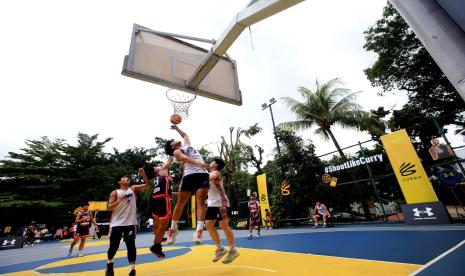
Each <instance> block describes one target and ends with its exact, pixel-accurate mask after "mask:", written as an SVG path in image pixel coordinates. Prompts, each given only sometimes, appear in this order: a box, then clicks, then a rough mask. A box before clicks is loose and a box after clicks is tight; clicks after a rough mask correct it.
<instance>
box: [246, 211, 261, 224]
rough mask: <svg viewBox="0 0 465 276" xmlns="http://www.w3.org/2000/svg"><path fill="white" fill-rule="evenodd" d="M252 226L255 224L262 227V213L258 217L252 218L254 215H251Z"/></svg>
mask: <svg viewBox="0 0 465 276" xmlns="http://www.w3.org/2000/svg"><path fill="white" fill-rule="evenodd" d="M249 222H250V224H255V225H261V224H262V216H261V215H260V213H258V215H257V216H255V217H254V216H252V213H251V214H250V219H249Z"/></svg>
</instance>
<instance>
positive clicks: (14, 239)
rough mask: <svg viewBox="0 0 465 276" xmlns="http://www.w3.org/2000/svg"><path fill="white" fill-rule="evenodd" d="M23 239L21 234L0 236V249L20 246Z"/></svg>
mask: <svg viewBox="0 0 465 276" xmlns="http://www.w3.org/2000/svg"><path fill="white" fill-rule="evenodd" d="M23 241H24V237H23V236H11V237H4V238H0V250H5V249H13V248H22V247H23Z"/></svg>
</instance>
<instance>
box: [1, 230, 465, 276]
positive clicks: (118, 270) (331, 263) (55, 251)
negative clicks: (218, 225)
mask: <svg viewBox="0 0 465 276" xmlns="http://www.w3.org/2000/svg"><path fill="white" fill-rule="evenodd" d="M220 232H221V231H220ZM234 233H235V236H236V246H237V248H238V250H239V252H240V253H241V255H240V256H239V257H238V258H237V259H236V260H235V261H234V262H233V263H231V264H228V265H225V264H222V263H221V262H217V263H212V262H211V259H212V257H213V254H214V250H215V247H214V246H213V245H212V242H211V240H209V235H208V233H207V232H205V233H204V244H202V245H200V246H198V245H194V244H193V243H192V242H191V241H190V240H191V238H192V236H191V234H192V231H191V230H183V231H181V233H180V235H179V237H178V242H177V243H176V244H175V245H173V246H164V250H166V252H165V253H166V255H167V257H166V258H164V259H159V258H157V257H155V256H153V255H152V254H151V253H150V252H149V250H148V247H149V246H150V245H151V243H152V239H153V236H152V235H149V234H146V233H144V234H140V235H138V237H137V247H138V257H137V274H138V275H162V274H163V275H164V274H169V275H181V274H183V273H186V272H187V273H189V274H190V275H265V274H274V275H296V274H297V275H377V276H379V275H465V225H463V224H456V225H440V226H407V225H404V224H400V223H396V224H364V225H336V226H335V227H332V228H327V229H323V228H318V229H311V228H309V227H308V226H302V227H298V228H280V229H273V230H262V237H260V238H254V239H252V240H249V239H247V237H246V236H247V234H248V232H247V231H245V230H237V231H234ZM68 247H69V242H45V243H40V244H38V245H35V246H32V247H26V248H22V249H12V250H3V251H0V273H2V274H11V275H38V274H46V275H58V274H60V275H62V274H66V275H104V269H105V260H106V250H107V249H108V240H107V239H102V240H89V241H88V243H87V244H86V247H85V248H84V254H85V256H84V257H81V258H79V257H67V256H66V254H67V251H68ZM127 273H128V263H127V259H126V251H125V246H124V243H121V246H120V251H119V252H118V254H117V256H116V258H115V275H127Z"/></svg>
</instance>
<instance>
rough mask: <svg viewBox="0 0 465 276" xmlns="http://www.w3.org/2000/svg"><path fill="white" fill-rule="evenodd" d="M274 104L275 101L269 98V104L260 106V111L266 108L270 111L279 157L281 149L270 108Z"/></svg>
mask: <svg viewBox="0 0 465 276" xmlns="http://www.w3.org/2000/svg"><path fill="white" fill-rule="evenodd" d="M275 103H276V99H275V98H271V99H270V103H269V104H267V103H264V104H262V110H265V109H267V108H269V109H270V114H271V122H272V123H273V134H274V139H275V140H276V148H277V150H278V156H281V148H280V147H279V142H278V137H277V136H276V126H275V124H274V116H273V109H272V108H271V106H272V105H273V104H275Z"/></svg>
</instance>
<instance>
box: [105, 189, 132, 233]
mask: <svg viewBox="0 0 465 276" xmlns="http://www.w3.org/2000/svg"><path fill="white" fill-rule="evenodd" d="M120 197H124V198H125V200H123V201H121V202H120V203H119V204H118V205H117V206H116V208H115V209H113V213H112V214H111V222H110V227H115V226H130V225H137V214H136V201H137V199H136V194H135V193H134V191H133V190H132V189H131V188H128V189H127V190H121V189H118V190H116V198H117V199H118V198H120Z"/></svg>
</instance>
